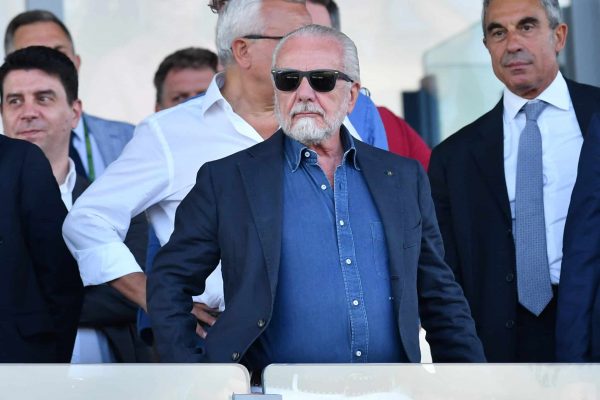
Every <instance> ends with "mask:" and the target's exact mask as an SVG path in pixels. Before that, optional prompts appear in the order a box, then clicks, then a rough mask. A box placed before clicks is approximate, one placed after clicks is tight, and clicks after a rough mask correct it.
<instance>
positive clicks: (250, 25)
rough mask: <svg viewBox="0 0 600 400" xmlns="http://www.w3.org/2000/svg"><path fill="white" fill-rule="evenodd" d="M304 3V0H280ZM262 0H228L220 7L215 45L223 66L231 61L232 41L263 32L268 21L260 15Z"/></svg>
mask: <svg viewBox="0 0 600 400" xmlns="http://www.w3.org/2000/svg"><path fill="white" fill-rule="evenodd" d="M282 1H286V2H288V3H300V4H306V0H282ZM263 2H264V0H229V1H227V2H226V3H225V5H224V6H223V7H222V8H221V10H220V12H219V19H218V20H217V34H216V46H217V53H218V55H219V60H220V61H221V63H222V64H223V65H224V66H227V65H229V64H231V63H232V62H233V52H232V50H231V46H232V44H233V41H234V40H235V39H237V38H241V37H243V36H246V35H252V34H255V35H259V34H261V33H263V30H264V29H265V26H266V25H267V22H268V21H265V20H264V17H263V15H262V12H261V11H262V5H263Z"/></svg>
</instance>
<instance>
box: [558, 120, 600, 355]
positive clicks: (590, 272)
mask: <svg viewBox="0 0 600 400" xmlns="http://www.w3.org/2000/svg"><path fill="white" fill-rule="evenodd" d="M558 294H559V296H558V305H557V315H556V357H557V361H559V362H600V114H596V115H595V116H594V118H593V119H592V122H591V123H590V129H589V131H588V133H587V136H586V138H585V141H584V142H583V147H582V148H581V156H580V158H579V167H578V171H577V181H576V182H575V187H574V188H573V195H572V197H571V204H570V205H569V214H568V215H567V222H566V225H565V237H564V245H563V263H562V269H561V273H560V287H559V291H558Z"/></svg>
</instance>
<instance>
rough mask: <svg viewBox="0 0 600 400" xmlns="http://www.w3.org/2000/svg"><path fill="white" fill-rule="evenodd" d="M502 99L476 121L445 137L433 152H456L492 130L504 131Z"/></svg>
mask: <svg viewBox="0 0 600 400" xmlns="http://www.w3.org/2000/svg"><path fill="white" fill-rule="evenodd" d="M502 110H503V106H502V100H500V102H498V103H497V104H496V106H495V107H494V108H492V109H491V110H490V111H488V112H486V113H485V114H483V115H482V116H480V117H479V118H477V119H476V120H475V121H473V122H471V123H469V124H467V125H465V126H463V127H462V128H460V129H459V130H458V131H456V132H455V133H453V134H452V135H450V136H448V137H447V138H446V139H444V140H443V141H442V142H441V143H440V144H438V145H437V146H435V147H434V148H433V150H432V153H433V154H439V153H445V152H452V153H454V152H456V151H460V150H461V149H467V148H469V147H470V145H471V142H472V141H473V140H475V139H477V138H478V137H479V135H481V134H485V135H489V134H491V132H490V131H491V130H492V129H493V130H498V131H499V132H502Z"/></svg>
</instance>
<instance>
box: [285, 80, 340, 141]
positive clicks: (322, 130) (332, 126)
mask: <svg viewBox="0 0 600 400" xmlns="http://www.w3.org/2000/svg"><path fill="white" fill-rule="evenodd" d="M349 101H350V91H348V92H347V93H346V95H345V96H344V98H343V100H342V103H341V104H342V105H346V104H348V102H349ZM301 112H311V113H316V114H319V115H321V116H322V117H323V123H324V126H319V125H318V123H317V120H316V119H315V118H311V117H303V118H300V119H298V120H297V121H296V122H295V123H294V124H292V118H293V117H294V115H296V114H298V113H301ZM275 116H276V118H277V122H279V125H280V126H281V128H282V129H283V132H284V133H285V134H286V135H288V136H289V137H291V138H292V139H294V140H297V141H298V142H300V143H302V144H303V145H305V146H313V145H317V144H320V143H322V142H324V141H326V140H327V139H329V138H330V137H331V135H333V133H334V132H337V130H338V129H339V128H340V126H342V123H343V122H344V118H346V109H345V108H339V109H338V110H336V112H335V114H334V115H332V116H331V117H330V116H328V115H326V114H325V111H323V109H322V108H321V107H320V106H318V105H317V104H315V103H312V102H302V103H296V104H295V105H294V107H293V108H292V110H291V111H290V113H289V114H288V115H283V113H282V112H281V108H280V106H279V99H278V97H277V95H275Z"/></svg>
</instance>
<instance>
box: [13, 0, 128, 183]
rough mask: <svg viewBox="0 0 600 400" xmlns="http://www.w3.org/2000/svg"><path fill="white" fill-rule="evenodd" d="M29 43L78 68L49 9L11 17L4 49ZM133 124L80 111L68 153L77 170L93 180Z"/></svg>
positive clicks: (69, 40) (118, 150)
mask: <svg viewBox="0 0 600 400" xmlns="http://www.w3.org/2000/svg"><path fill="white" fill-rule="evenodd" d="M29 46H46V47H51V48H53V49H55V50H58V51H60V52H61V53H63V54H65V55H66V56H67V57H69V58H70V59H71V61H72V62H73V64H75V67H76V68H77V70H78V71H79V66H80V65H81V58H80V57H79V55H78V54H77V53H75V46H74V44H73V39H72V37H71V34H70V33H69V30H68V29H67V27H66V26H65V25H64V24H63V23H62V21H61V20H60V19H58V18H57V17H56V16H55V15H54V14H52V13H51V12H49V11H43V10H32V11H25V12H23V13H21V14H18V15H17V16H16V17H14V18H13V19H12V20H11V21H10V23H9V24H8V26H7V28H6V32H5V35H4V52H5V53H6V54H9V53H11V52H13V51H15V50H19V49H22V48H24V47H29ZM133 128H134V126H133V125H131V124H128V123H124V122H117V121H110V120H106V119H102V118H98V117H94V116H92V115H89V114H87V113H85V112H84V113H83V115H82V118H81V119H80V121H79V124H78V125H77V127H76V128H75V129H74V135H73V136H72V138H71V150H70V154H69V155H70V156H71V158H73V160H74V162H75V165H76V168H77V172H78V173H79V174H81V175H83V176H85V177H87V178H88V179H89V180H90V181H93V180H94V179H96V178H97V177H98V176H100V175H101V174H102V172H104V169H105V168H106V167H107V166H108V165H109V164H110V163H111V162H113V161H114V160H115V159H116V158H117V157H118V156H119V154H121V151H122V150H123V147H125V144H127V142H128V141H129V140H130V139H131V137H132V135H133Z"/></svg>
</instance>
